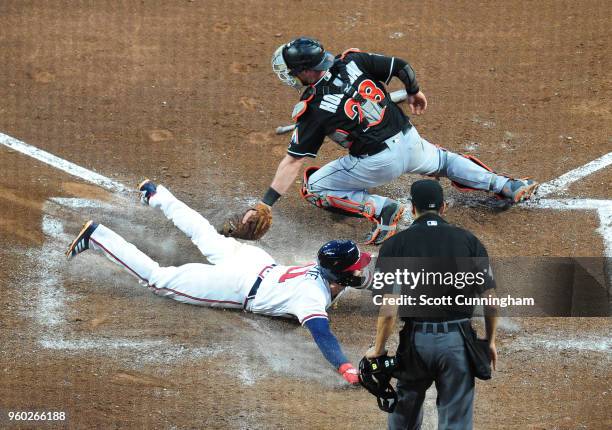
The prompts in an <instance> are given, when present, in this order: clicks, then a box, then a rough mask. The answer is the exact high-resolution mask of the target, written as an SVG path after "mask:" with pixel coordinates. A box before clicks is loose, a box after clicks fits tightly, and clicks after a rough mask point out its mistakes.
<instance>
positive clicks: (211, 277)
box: [89, 185, 274, 308]
mask: <svg viewBox="0 0 612 430" xmlns="http://www.w3.org/2000/svg"><path fill="white" fill-rule="evenodd" d="M149 205H150V206H153V207H158V208H160V209H161V210H162V211H163V212H164V214H165V215H166V217H167V218H168V219H170V220H171V221H172V222H173V223H174V225H176V226H177V227H178V228H179V229H180V230H181V231H182V232H183V233H185V234H186V235H187V236H188V237H189V238H190V239H191V240H192V242H193V243H194V244H195V245H196V246H197V247H198V249H199V250H200V252H201V253H202V254H203V255H204V256H206V258H207V259H208V261H209V262H210V263H212V265H211V264H199V263H192V264H185V265H182V266H179V267H160V266H159V264H158V263H156V262H155V261H153V260H152V259H151V258H149V257H148V256H147V255H146V254H144V253H143V252H142V251H140V250H139V249H138V248H136V247H135V246H134V245H132V244H131V243H128V242H127V241H126V240H125V239H123V238H122V237H121V236H119V235H118V234H117V233H115V232H114V231H112V230H111V229H109V228H108V227H105V226H103V225H99V226H98V228H97V229H96V230H95V231H94V232H93V234H92V235H91V238H90V241H89V243H90V247H91V248H93V249H96V250H100V251H102V252H103V253H104V254H105V255H106V256H107V257H108V258H109V259H110V260H111V261H113V262H114V263H117V264H119V265H121V266H123V267H124V268H126V269H127V270H128V271H129V272H130V273H131V274H133V275H134V276H136V277H137V278H138V279H139V280H140V281H141V282H142V283H144V284H145V285H147V286H148V287H150V288H151V289H152V290H153V291H154V292H155V293H156V294H158V295H161V296H166V297H170V298H172V299H175V300H178V301H180V302H185V303H191V304H195V305H202V306H214V307H228V308H241V307H242V306H243V305H244V303H245V299H246V297H247V295H248V293H249V290H250V289H251V287H252V286H253V283H254V282H255V280H256V279H257V275H258V274H259V272H260V271H261V269H262V268H263V267H265V266H267V265H270V264H273V263H274V259H273V258H272V257H271V256H270V255H269V254H268V253H267V252H266V251H264V250H263V249H260V248H257V247H255V246H252V245H247V244H244V243H240V242H238V241H237V240H235V239H232V238H227V237H224V236H222V235H220V234H218V233H217V231H216V230H215V229H214V227H213V226H212V225H210V223H209V222H208V221H207V220H206V219H205V218H204V217H202V215H200V214H199V213H197V212H196V211H194V210H193V209H191V208H189V207H188V206H187V205H186V204H185V203H183V202H181V201H179V200H178V199H176V197H174V196H173V195H172V194H171V193H170V191H168V190H167V189H166V188H165V187H164V186H163V185H159V186H158V187H157V193H156V194H155V195H154V196H153V197H152V198H151V199H150V200H149Z"/></svg>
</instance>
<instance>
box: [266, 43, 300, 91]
mask: <svg viewBox="0 0 612 430" xmlns="http://www.w3.org/2000/svg"><path fill="white" fill-rule="evenodd" d="M284 47H285V45H281V46H279V47H278V48H277V49H276V51H274V55H272V70H273V71H274V73H276V76H278V79H280V80H281V82H282V83H283V84H285V85H289V86H290V87H293V88H295V89H297V90H299V89H300V88H302V83H301V82H300V81H299V80H298V79H297V78H295V77H294V76H292V75H291V74H290V73H289V69H288V68H287V64H286V63H285V60H284V59H283V48H284Z"/></svg>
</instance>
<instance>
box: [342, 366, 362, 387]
mask: <svg viewBox="0 0 612 430" xmlns="http://www.w3.org/2000/svg"><path fill="white" fill-rule="evenodd" d="M338 373H340V374H341V375H342V377H343V378H344V380H345V381H346V382H348V383H349V384H351V385H357V384H359V371H358V370H357V369H355V368H354V367H353V365H352V364H351V363H344V364H343V365H341V366H340V367H339V368H338Z"/></svg>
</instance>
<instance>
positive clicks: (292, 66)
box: [282, 37, 334, 75]
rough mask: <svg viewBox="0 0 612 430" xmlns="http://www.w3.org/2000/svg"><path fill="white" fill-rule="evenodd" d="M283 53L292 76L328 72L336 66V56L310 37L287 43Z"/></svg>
mask: <svg viewBox="0 0 612 430" xmlns="http://www.w3.org/2000/svg"><path fill="white" fill-rule="evenodd" d="M282 53H283V60H284V61H285V64H286V65H287V69H289V73H290V74H291V75H297V74H298V73H300V72H302V71H304V70H327V69H329V68H330V67H331V66H332V64H334V56H333V55H332V54H331V53H329V52H328V51H326V50H325V49H324V48H323V45H322V44H321V42H319V41H318V40H315V39H310V38H308V37H300V38H298V39H294V40H292V41H291V42H289V43H287V44H286V45H285V46H284V47H283V51H282Z"/></svg>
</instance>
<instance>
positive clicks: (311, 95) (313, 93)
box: [303, 84, 316, 103]
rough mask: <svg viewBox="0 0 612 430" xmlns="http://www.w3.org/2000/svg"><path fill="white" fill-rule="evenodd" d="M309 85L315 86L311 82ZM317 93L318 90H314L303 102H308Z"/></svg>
mask: <svg viewBox="0 0 612 430" xmlns="http://www.w3.org/2000/svg"><path fill="white" fill-rule="evenodd" d="M309 87H310V88H314V85H312V84H310V85H309ZM315 93H316V91H313V92H312V94H310V97H308V98H307V99H306V100H303V102H305V103H308V102H309V101H311V100H312V99H313V98H314V96H315Z"/></svg>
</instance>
